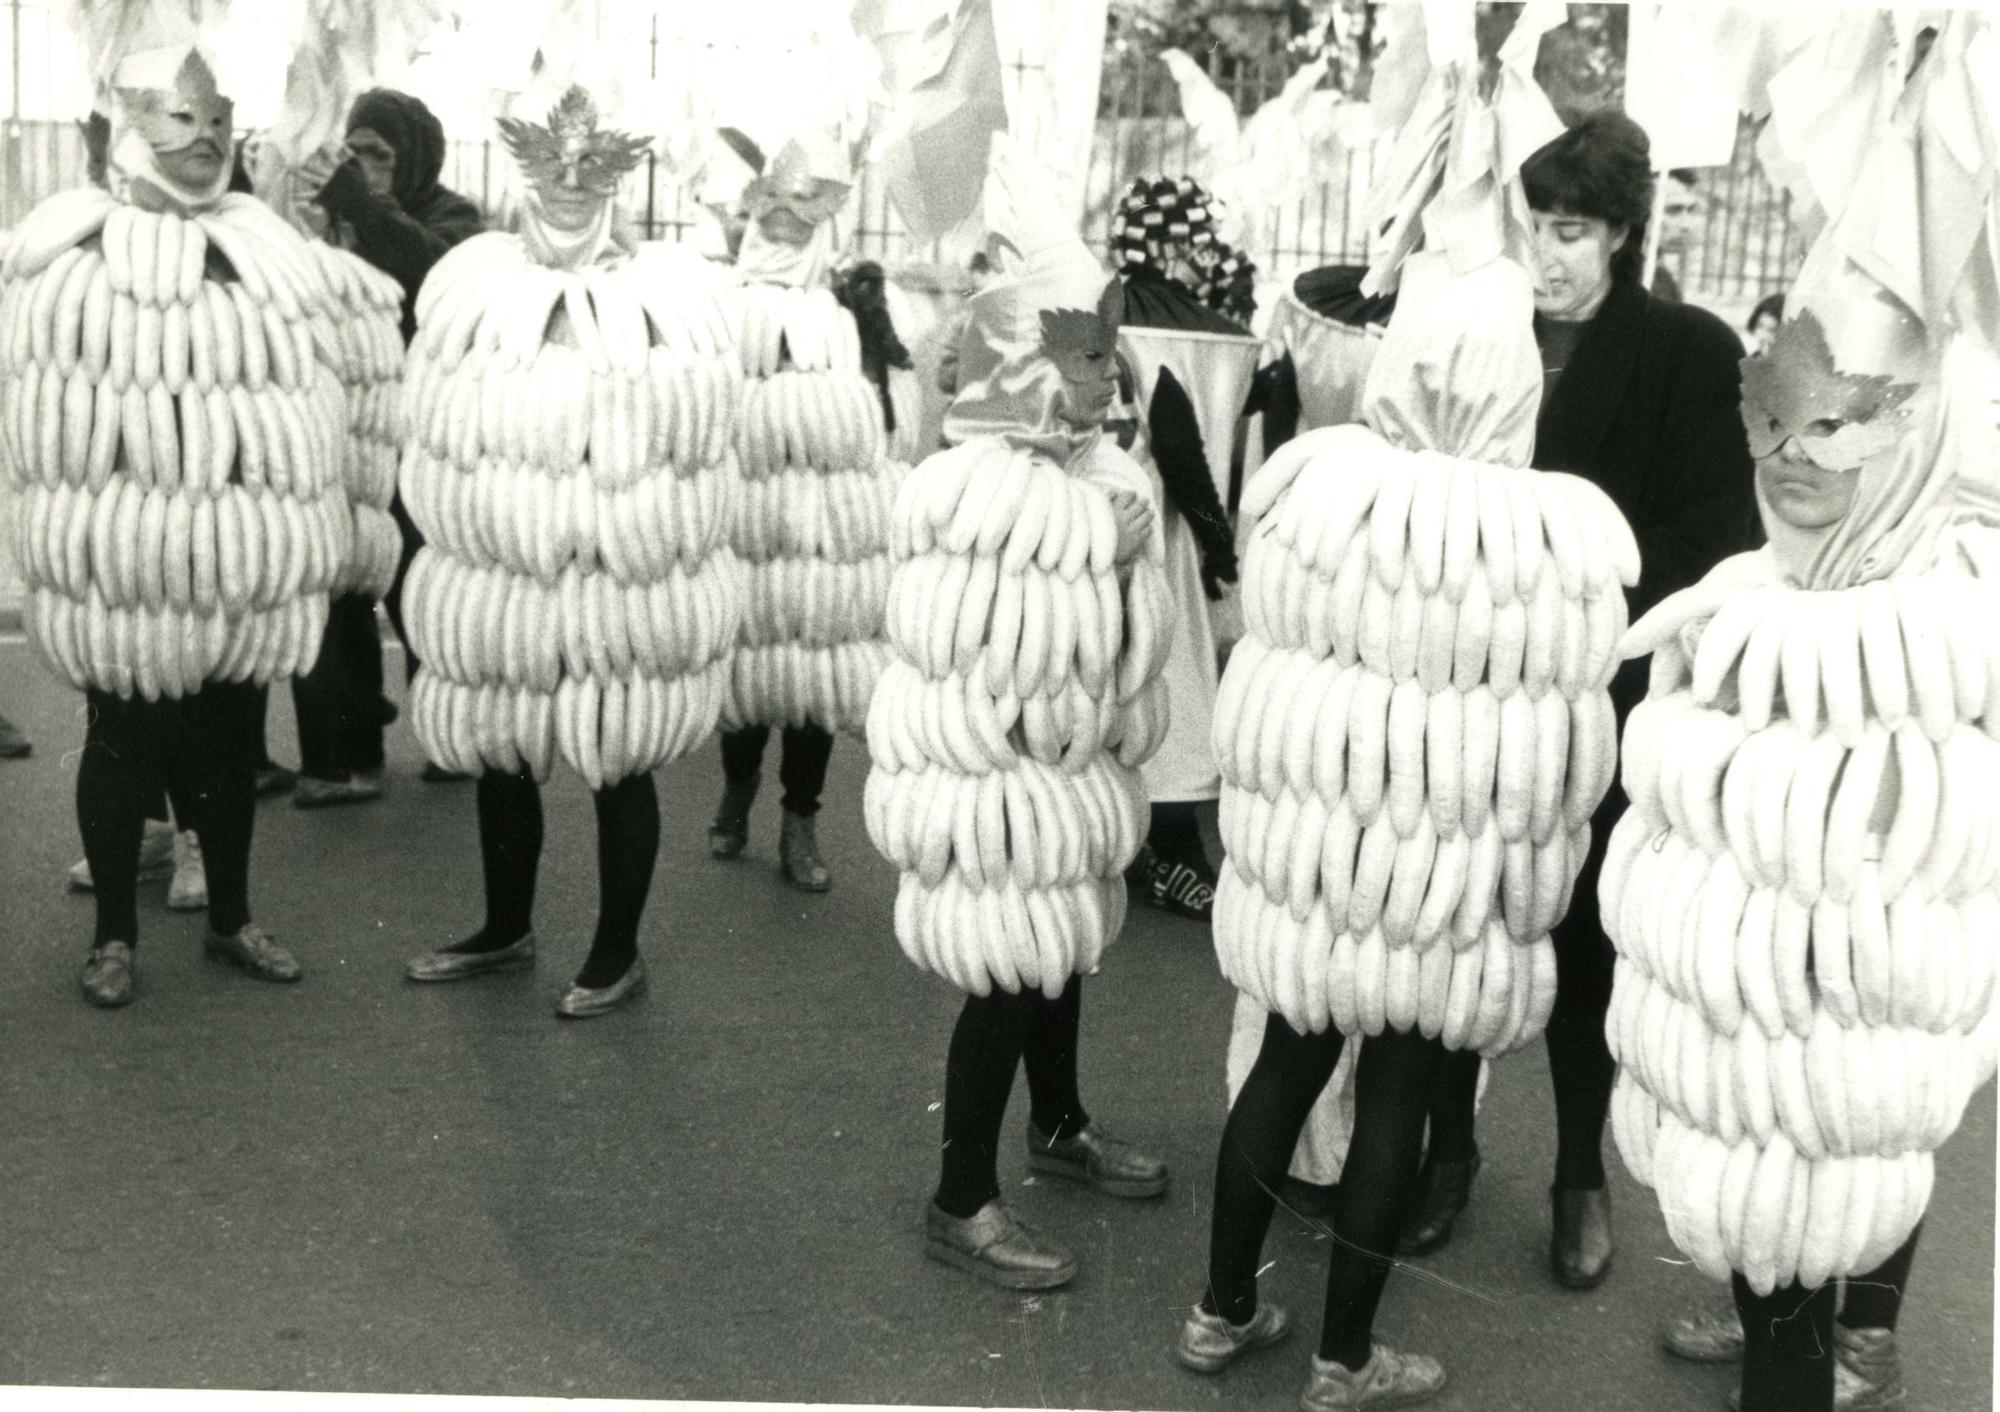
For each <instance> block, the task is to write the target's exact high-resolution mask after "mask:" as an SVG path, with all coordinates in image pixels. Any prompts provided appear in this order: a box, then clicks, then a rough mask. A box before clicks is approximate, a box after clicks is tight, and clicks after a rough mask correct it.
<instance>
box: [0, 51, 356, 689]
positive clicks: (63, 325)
mask: <svg viewBox="0 0 2000 1412" xmlns="http://www.w3.org/2000/svg"><path fill="white" fill-rule="evenodd" d="M176 52H178V53H180V54H181V55H182V56H183V57H181V58H179V59H178V60H177V59H175V58H173V57H172V55H171V54H170V55H169V57H167V58H165V59H162V58H161V57H160V54H159V53H158V52H155V53H154V54H151V55H147V56H142V57H145V58H147V59H148V60H149V62H150V63H151V65H152V69H151V72H152V73H153V74H154V75H155V77H154V78H152V79H150V80H149V81H148V83H149V87H148V89H147V93H148V94H151V95H153V96H154V99H155V102H156V98H157V91H158V90H159V89H160V88H162V87H164V88H166V89H172V88H174V87H175V85H176V84H179V85H181V86H182V87H183V88H184V89H185V90H186V91H187V92H189V93H191V94H193V97H192V98H191V99H189V100H188V101H190V102H194V103H196V104H208V105H219V104H226V102H227V100H226V99H223V98H221V97H220V95H218V94H216V92H215V87H214V81H213V78H212V76H211V75H210V73H209V70H208V69H207V67H206V65H205V64H204V63H203V62H202V61H201V60H200V59H199V57H198V56H197V55H196V53H195V50H194V49H193V48H192V41H191V40H190V41H189V43H188V44H187V45H184V46H182V47H181V49H180V50H179V51H176ZM175 62H178V63H179V65H180V68H179V71H178V73H177V74H174V76H173V77H172V78H161V77H159V75H163V74H167V73H171V72H172V70H173V64H174V63H175ZM119 96H120V112H121V117H120V119H119V124H120V126H121V127H122V129H123V136H122V137H121V138H120V139H119V140H118V141H117V143H116V144H115V146H114V150H113V154H112V163H113V174H112V175H113V183H114V186H115V187H116V188H117V189H118V190H119V191H120V192H121V193H124V194H123V195H122V196H114V195H112V194H111V193H110V192H106V191H101V190H97V189H94V188H93V189H84V190H77V191H68V192H64V193H61V194H60V195H57V196H53V197H50V198H49V199H48V200H47V201H45V202H43V203H42V204H41V205H40V206H38V207H36V208H35V210H34V211H32V212H31V213H30V214H29V215H28V216H27V217H26V219H24V220H23V221H22V223H21V225H20V226H19V227H18V228H17V230H16V231H15V233H14V236H13V238H12V240H11V241H10V243H9V245H8V247H7V250H6V255H5V259H4V263H0V462H4V463H5V467H6V470H7V473H8V474H9V475H10V476H11V477H12V478H13V481H14V483H15V485H16V486H17V487H19V488H20V489H21V491H22V499H21V508H20V527H19V534H20V544H21V551H22V552H21V562H22V567H23V571H24V574H25V577H26V580H27V585H28V601H27V605H26V606H27V613H26V617H27V626H28V632H29V636H30V637H31V638H32V640H33V641H34V642H35V644H36V646H37V647H38V648H40V650H41V651H42V653H43V655H44V656H45V657H46V658H47V659H48V661H49V662H50V663H51V664H52V665H53V666H54V667H55V669H56V670H57V672H58V673H60V674H61V675H62V676H63V677H64V678H65V679H66V680H68V681H69V682H70V683H71V684H72V685H74V686H77V687H93V688H97V689H99V690H103V691H110V692H115V693H117V694H118V695H120V696H123V697H128V698H129V697H131V696H133V695H134V694H137V695H139V696H142V697H144V698H145V699H147V700H149V701H150V700H156V699H159V698H161V697H175V696H182V695H187V694H191V693H193V692H195V691H196V690H198V689H199V688H200V687H201V685H202V683H203V682H204V681H207V680H211V679H214V680H224V681H243V680H255V681H258V682H268V681H270V680H273V679H274V678H277V677H282V676H288V675H292V674H294V673H299V672H304V671H307V670H309V669H310V668H311V666H312V664H313V661H314V659H315V657H316V656H317V654H318V650H319V642H320V637H321V634H322V630H323V627H324V623H325V618H326V604H327V592H328V590H329V588H331V587H332V586H333V585H334V584H335V583H336V582H337V581H338V579H339V577H340V574H341V571H342V565H343V563H344V562H345V561H346V559H347V557H348V554H349V543H348V541H349V539H350V537H351V534H352V528H351V521H350V519H349V516H348V513H347V490H346V487H345V485H344V484H343V483H342V480H341V463H342V451H341V446H342V440H343V436H344V433H343V428H342V419H343V416H344V412H343V409H342V400H341V391H340V385H339V382H338V379H337V378H336V376H335V373H334V371H333V368H332V366H330V365H329V363H328V362H327V360H326V359H325V358H324V357H323V356H322V349H321V346H320V343H319V341H318V340H317V339H316V337H315V327H316V324H317V323H318V321H320V320H321V319H322V318H324V317H325V316H326V314H327V312H328V311H329V310H330V309H331V308H332V305H333V299H334V296H333V294H332V293H331V291H330V290H329V288H328V286H327V284H326V281H325V279H324V277H323V274H322V271H321V268H320V266H319V264H318V262H317V260H316V259H315V257H314V256H313V254H312V252H311V251H310V250H309V249H308V248H307V246H306V245H305V243H304V242H303V241H302V240H300V239H299V237H298V236H297V235H296V234H295V233H294V232H293V231H292V230H291V229H290V228H289V227H287V226H286V225H285V224H284V222H283V221H281V220H279V219H278V218H277V217H276V216H275V215H274V214H273V213H272V212H271V211H270V210H269V209H268V208H267V207H265V206H264V205H263V204H262V203H260V202H258V201H257V200H255V199H254V198H252V197H249V196H244V195H237V194H225V193H224V192H223V191H222V190H221V187H222V186H223V185H225V184H226V182H227V179H228V173H229V164H228V162H227V161H226V160H225V161H224V162H223V163H222V167H221V177H220V178H219V180H218V182H217V189H216V190H214V191H201V192H190V191H182V190H180V189H178V188H176V187H174V186H173V184H172V183H171V182H169V181H168V180H167V179H166V178H165V177H163V176H162V175H161V174H160V173H159V170H158V168H157V167H155V166H154V165H153V163H152V156H153V152H152V149H151V148H150V147H148V146H147V144H146V140H145V139H144V138H142V137H141V136H140V135H139V132H138V131H137V130H136V129H135V128H134V126H133V124H132V119H131V118H130V116H129V115H127V114H126V112H125V109H126V106H127V104H128V102H129V100H130V98H131V96H132V95H131V92H130V91H129V90H124V89H121V90H120V91H119ZM156 106H157V103H156ZM135 189H143V192H144V193H145V199H146V202H147V205H148V206H151V207H157V208H161V209H142V208H141V206H139V205H134V204H131V203H130V198H131V196H132V194H133V193H134V191H135Z"/></svg>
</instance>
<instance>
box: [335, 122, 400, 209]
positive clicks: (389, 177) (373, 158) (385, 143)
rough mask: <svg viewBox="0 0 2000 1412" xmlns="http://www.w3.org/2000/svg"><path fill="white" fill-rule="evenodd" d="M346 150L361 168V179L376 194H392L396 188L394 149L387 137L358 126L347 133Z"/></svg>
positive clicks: (368, 128) (369, 128)
mask: <svg viewBox="0 0 2000 1412" xmlns="http://www.w3.org/2000/svg"><path fill="white" fill-rule="evenodd" d="M347 150H348V151H350V152H352V153H353V154H354V160H355V163H356V164H357V165H358V166H359V167H360V168H361V179H362V180H363V181H365V182H367V183H368V190H369V191H370V192H372V193H374V194H375V195H376V196H392V195H394V194H395V190H396V149H395V148H394V147H391V146H390V145H389V139H388V138H386V137H384V136H382V134H381V133H379V132H377V131H375V129H374V128H372V127H358V128H356V129H354V131H352V132H350V133H348V134H347Z"/></svg>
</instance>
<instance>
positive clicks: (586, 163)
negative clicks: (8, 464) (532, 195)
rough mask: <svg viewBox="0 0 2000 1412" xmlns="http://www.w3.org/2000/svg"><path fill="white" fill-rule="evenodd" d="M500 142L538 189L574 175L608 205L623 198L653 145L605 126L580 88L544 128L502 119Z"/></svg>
mask: <svg viewBox="0 0 2000 1412" xmlns="http://www.w3.org/2000/svg"><path fill="white" fill-rule="evenodd" d="M500 137H501V140H502V141H504V142H505V143H506V144H507V150H508V151H509V152H511V153H512V154H513V155H514V160H515V161H516V162H517V163H519V164H520V168H521V175H522V176H523V177H524V178H526V180H527V182H528V184H529V185H531V186H533V187H535V188H536V189H537V190H539V191H552V190H555V189H556V188H559V187H561V186H562V185H563V184H564V182H565V180H566V179H567V178H568V177H569V176H570V175H571V174H572V173H574V175H575V179H576V184H577V185H578V186H579V187H580V188H581V189H582V190H584V191H586V192H588V193H590V194H591V195H592V196H597V197H601V198H603V199H605V200H609V199H611V198H612V197H614V196H616V195H617V194H618V187H619V185H620V183H622V182H623V181H624V179H625V177H626V176H627V175H628V174H629V173H631V172H632V171H634V170H635V169H637V167H638V166H639V164H640V163H641V162H643V161H644V160H645V157H646V149H647V148H648V147H649V146H650V145H651V139H650V138H645V137H634V136H632V135H631V134H630V133H625V132H617V131H613V130H611V129H608V128H604V127H602V126H600V125H599V119H598V112H597V103H596V101H595V100H594V99H592V98H591V96H590V95H589V94H588V93H587V92H585V91H584V90H583V88H581V87H580V86H576V85H572V86H571V87H570V89H569V91H568V92H566V93H564V94H563V96H562V97H561V98H560V99H559V100H558V101H557V102H556V105H555V107H553V108H551V109H550V110H549V116H548V120H547V121H546V122H545V123H530V122H523V121H522V120H520V119H519V118H502V119H500Z"/></svg>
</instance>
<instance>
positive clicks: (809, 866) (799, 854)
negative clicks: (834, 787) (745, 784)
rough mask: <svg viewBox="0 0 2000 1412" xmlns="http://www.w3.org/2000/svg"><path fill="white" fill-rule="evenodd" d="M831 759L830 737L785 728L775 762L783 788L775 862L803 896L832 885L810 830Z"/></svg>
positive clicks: (820, 732)
mask: <svg viewBox="0 0 2000 1412" xmlns="http://www.w3.org/2000/svg"><path fill="white" fill-rule="evenodd" d="M832 758H833V736H832V734H831V733H829V732H827V731H824V730H821V729H820V728H819V727H818V726H812V725H806V726H786V727H785V738H784V754H783V755H782V757H781V758H780V760H779V762H778V779H779V782H780V783H782V784H783V785H784V787H785V798H784V823H783V825H782V830H783V831H782V832H781V833H780V834H779V836H778V861H779V863H780V864H781V865H783V867H784V870H785V876H786V877H787V878H789V879H790V880H791V882H792V884H793V885H794V886H796V887H799V888H802V889H804V890H805V891H807V892H825V891H826V890H827V888H829V887H831V886H832V885H833V876H832V874H830V873H829V872H828V871H827V868H826V865H825V864H824V863H822V862H821V861H820V856H819V839H818V837H817V836H816V834H815V833H814V826H813V819H814V816H815V815H817V814H818V813H819V797H820V791H821V790H822V789H824V788H825V786H826V765H827V761H828V760H830V759H832Z"/></svg>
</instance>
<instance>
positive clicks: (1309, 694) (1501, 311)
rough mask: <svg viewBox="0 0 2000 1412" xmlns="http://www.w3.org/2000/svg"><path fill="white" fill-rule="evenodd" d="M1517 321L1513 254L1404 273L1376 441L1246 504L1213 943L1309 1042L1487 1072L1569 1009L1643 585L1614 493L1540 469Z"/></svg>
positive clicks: (1221, 705) (1314, 440) (1385, 355)
mask: <svg viewBox="0 0 2000 1412" xmlns="http://www.w3.org/2000/svg"><path fill="white" fill-rule="evenodd" d="M1530 309H1531V300H1530V288H1529V283H1528V278H1527V275H1526V272H1525V271H1523V270H1522V269H1521V268H1520V267H1519V266H1517V265H1514V264H1513V263H1512V262H1511V261H1504V260H1503V261H1494V262H1492V263H1489V264H1487V265H1486V266H1484V267H1483V268H1482V269H1481V270H1479V271H1476V272H1474V273H1473V274H1471V275H1466V276H1460V275H1455V274H1452V273H1451V272H1450V271H1449V268H1448V266H1447V265H1446V264H1445V263H1444V261H1443V259H1442V257H1436V256H1417V257H1413V258H1412V260H1411V262H1410V267H1409V269H1408V270H1407V271H1406V272H1405V274H1404V288H1403V295H1402V304H1401V307H1400V311H1399V313H1398V316H1397V319H1396V321H1395V322H1394V323H1392V324H1391V325H1390V329H1389V333H1388V335H1387V337H1386V338H1385V339H1384V340H1383V341H1382V346H1381V349H1380V352H1379V354H1378V356H1377V357H1376V360H1375V363H1374V369H1373V372H1372V374H1371V376H1370V379H1369V383H1368V392H1367V397H1366V399H1365V402H1364V410H1365V413H1366V417H1367V424H1366V425H1349V426H1340V427H1330V428H1323V429H1320V430H1316V431H1311V432H1308V433H1306V434H1305V435H1303V436H1301V437H1299V438H1297V439H1296V440H1293V441H1291V442H1288V443H1287V444H1286V445H1285V446H1284V447H1283V448H1282V449H1281V450H1280V451H1279V452H1278V453H1277V454H1276V455H1274V456H1273V457H1272V458H1271V459H1270V460H1269V461H1267V462H1266V463H1265V465H1264V466H1263V468H1262V469H1260V470H1259V471H1258V473H1257V475H1256V476H1255V477H1254V478H1253V479H1252V481H1251V483H1250V485H1249V486H1248V488H1247V489H1246V490H1245V493H1244V503H1243V510H1242V513H1243V515H1244V516H1245V518H1246V519H1248V520H1250V521H1251V522H1252V523H1253V525H1254V526H1255V528H1254V529H1253V530H1252V532H1251V537H1250V547H1249V551H1248V554H1247V556H1246V558H1245V563H1244V573H1243V583H1242V595H1243V605H1244V616H1245V623H1246V628H1247V632H1246V636H1245V638H1244V640H1243V641H1242V642H1241V643H1240V644H1239V645H1238V647H1237V649H1236V651H1235V653H1234V654H1233V655H1232V656H1231V658H1230V662H1229V667H1228V670H1227V671H1226V672H1225V673H1224V674H1223V679H1222V689H1221V693H1220V696H1219V697H1218V699H1217V703H1216V718H1215V747H1216V755H1217V758H1218V763H1219V764H1220V766H1221V769H1222V776H1223V792H1222V815H1221V823H1222V842H1223V847H1224V848H1225V850H1227V853H1228V860H1227V864H1226V866H1225V867H1224V868H1223V869H1222V876H1221V883H1220V886H1219V887H1218V889H1217V892H1216V907H1215V942H1216V951H1217V954H1218V957H1219V959H1220V962H1221V967H1222V971H1223V974H1224V975H1226V976H1228V977H1229V979H1230V980H1231V981H1232V982H1233V983H1235V984H1236V986H1237V987H1238V988H1239V989H1242V990H1244V991H1247V992H1248V993H1250V994H1251V995H1253V996H1255V997H1256V998H1257V999H1258V1000H1259V1001H1261V1002H1262V1003H1263V1004H1264V1005H1265V1006H1266V1007H1267V1008H1269V1009H1271V1010H1273V1011H1276V1012H1278V1013H1280V1014H1282V1015H1284V1016H1285V1018H1286V1020H1287V1022H1288V1023H1290V1024H1291V1025H1292V1026H1293V1028H1295V1029H1297V1030H1298V1031H1299V1032H1300V1033H1309V1032H1316V1031H1324V1030H1325V1029H1326V1028H1327V1027H1328V1026H1329V1025H1331V1026H1333V1027H1335V1028H1337V1029H1339V1030H1340V1031H1341V1032H1342V1033H1344V1034H1349V1035H1358V1034H1369V1035H1374V1034H1380V1033H1382V1031H1383V1030H1384V1029H1392V1030H1399V1031H1408V1030H1419V1031H1421V1032H1422V1033H1423V1034H1424V1035H1425V1036H1427V1037H1430V1038H1437V1039H1441V1040H1442V1041H1443V1043H1444V1044H1445V1045H1446V1046H1447V1047H1448V1048H1452V1049H1472V1050H1477V1051H1480V1052H1481V1053H1484V1054H1488V1055H1498V1054H1502V1053H1505V1052H1507V1051H1508V1050H1511V1049H1514V1048H1518V1047H1519V1046H1520V1045H1522V1044H1524V1043H1526V1042H1528V1041H1529V1040H1531V1039H1533V1038H1534V1037H1535V1036H1536V1035H1538V1034H1539V1033H1540V1032H1541V1029H1542V1026H1543V1025H1544V1023H1546V1021H1547V1018H1548V1013H1549V1007H1550V1006H1551V1005H1552V1004H1553V1002H1554V999H1555V956H1554V951H1553V949H1552V946H1551V943H1550V941H1549V935H1548V934H1549V931H1550V928H1551V927H1553V926H1554V925H1555V923H1556V922H1557V921H1559V920H1560V919H1561V918H1562V916H1563V915H1564V913H1565V912H1566V911H1567V909H1568V903H1569V894H1570V889H1571V887H1572V886H1573V884H1574V882H1575V878H1576V873H1577V869H1578V868H1579V867H1580V866H1581V864H1582V862H1583V856H1584V851H1585V849H1586V847H1587V846H1588V843H1589V830H1590V818H1591V815H1592V814H1593V812H1595V810H1596V808H1597V805H1598V802H1599V801H1600V800H1601V799H1602V798H1603V795H1604V792H1605V790H1606V789H1607V788H1608V787H1609V785H1610V782H1611V777H1612V773H1613V770H1614V768H1615V746H1616V741H1615V727H1614V723H1613V715H1612V710H1611V702H1610V698H1609V696H1608V694H1607V693H1606V691H1605V687H1606V685H1607V684H1608V683H1609V681H1610V679H1611V676H1612V673H1613V672H1614V670H1615V669H1616V667H1617V664H1618V658H1617V653H1616V646H1617V642H1618V638H1619V635H1620V633H1621V632H1622V631H1623V629H1624V626H1625V600H1624V595H1623V593H1622V591H1621V585H1630V584H1631V583H1633V582H1635V581H1636V579H1637V577H1638V567H1639V565H1638V552H1637V549H1636V548H1635V547H1634V544H1633V540H1632V535H1631V531H1630V530H1629V528H1628V527H1627V526H1626V525H1625V522H1624V521H1623V520H1622V519H1621V518H1620V517H1619V515H1618V513H1617V511H1616V510H1615V509H1614V508H1613V507H1612V506H1611V503H1610V502H1609V500H1607V499H1606V498H1605V497H1604V496H1603V494H1602V493H1601V492H1599V491H1598V490H1597V489H1596V488H1595V487H1593V486H1591V485H1590V484H1589V482H1587V481H1584V480H1581V479H1579V478H1577V477H1573V476H1565V475H1557V474H1546V473H1542V472H1537V471H1533V470H1530V469H1527V462H1528V457H1529V452H1530V450H1531V446H1532V438H1533V428H1534V415H1535V406H1536V401H1537V397H1538V393H1539V387H1538V383H1539V362H1538V360H1537V359H1536V358H1535V355H1534V345H1533V336H1532V333H1531V324H1530ZM1468 310H1476V311H1477V312H1475V313H1472V314H1468V313H1467V311H1468ZM1440 388H1444V389H1451V390H1452V392H1451V395H1449V396H1443V397H1441V396H1439V395H1438V392H1437V389H1440Z"/></svg>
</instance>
